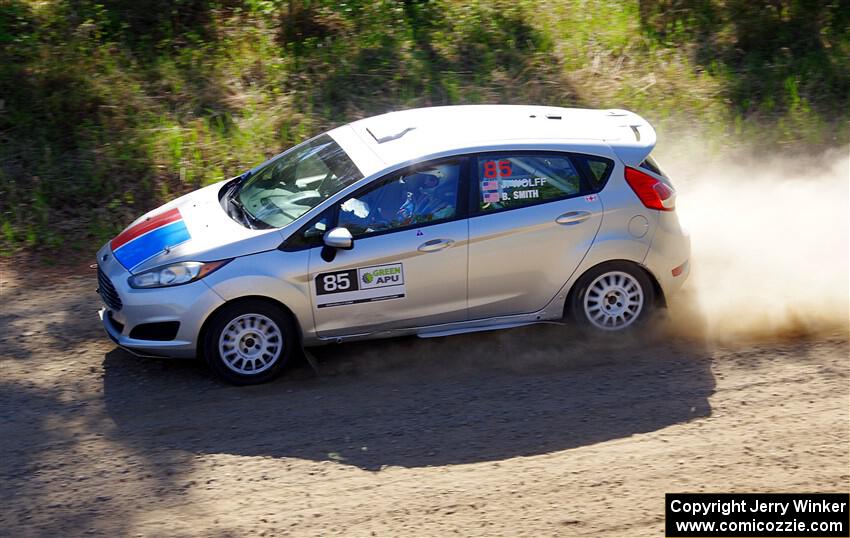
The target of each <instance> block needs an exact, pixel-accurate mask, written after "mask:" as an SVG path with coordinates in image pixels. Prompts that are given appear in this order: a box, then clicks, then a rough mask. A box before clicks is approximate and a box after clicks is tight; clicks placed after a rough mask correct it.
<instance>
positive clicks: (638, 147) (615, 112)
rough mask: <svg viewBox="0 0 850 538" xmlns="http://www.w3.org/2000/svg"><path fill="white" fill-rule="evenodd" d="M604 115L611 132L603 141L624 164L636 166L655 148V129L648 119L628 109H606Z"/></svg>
mask: <svg viewBox="0 0 850 538" xmlns="http://www.w3.org/2000/svg"><path fill="white" fill-rule="evenodd" d="M605 117H606V119H607V120H608V121H609V122H610V123H609V125H610V133H611V134H610V135H609V136H606V137H605V141H606V142H607V143H608V144H609V145H610V146H611V149H613V150H614V153H616V154H617V157H619V158H620V160H621V161H623V163H624V164H625V165H627V166H638V165H639V164H640V163H642V162H643V161H644V159H646V157H647V156H648V155H649V154H650V153H651V152H652V150H653V148H655V143H656V142H657V140H658V139H657V137H656V134H655V129H653V128H652V125H650V124H649V122H648V121H646V120H645V119H643V118H641V117H640V116H638V115H637V114H635V113H634V112H629V111H628V110H619V109H612V110H607V111H606V112H605ZM606 131H607V129H606Z"/></svg>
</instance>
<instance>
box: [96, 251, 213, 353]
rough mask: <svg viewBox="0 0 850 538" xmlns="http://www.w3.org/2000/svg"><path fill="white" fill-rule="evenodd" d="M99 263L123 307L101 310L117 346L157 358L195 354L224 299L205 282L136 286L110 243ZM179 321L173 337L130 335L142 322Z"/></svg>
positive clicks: (101, 315)
mask: <svg viewBox="0 0 850 538" xmlns="http://www.w3.org/2000/svg"><path fill="white" fill-rule="evenodd" d="M97 261H98V265H99V266H100V268H101V270H102V271H103V272H104V274H105V275H106V277H107V278H108V279H109V280H110V282H111V283H112V285H113V286H114V288H115V292H116V293H117V294H118V296H119V297H120V300H121V303H122V305H121V308H120V309H115V308H109V307H108V306H106V307H105V308H103V309H101V310H100V312H99V315H100V318H101V322H102V323H103V328H104V330H105V331H106V334H107V335H108V336H109V338H110V339H111V340H112V341H113V342H115V343H116V344H117V345H118V346H120V347H122V348H126V349H127V350H129V351H131V352H133V353H135V354H137V355H150V356H157V357H194V356H195V355H196V354H197V349H198V336H199V334H200V332H201V328H202V327H203V324H204V321H206V319H207V318H208V317H209V315H210V314H211V313H212V312H213V311H214V310H215V309H216V308H218V307H219V306H221V305H222V304H224V300H223V299H222V298H221V297H220V296H219V295H218V294H217V293H215V291H213V290H212V289H211V288H210V287H209V286H208V285H207V284H206V283H205V282H203V281H202V280H201V281H196V282H192V283H190V284H183V285H181V286H174V287H170V288H154V289H146V290H141V289H134V288H131V287H130V285H129V284H128V283H127V279H128V278H129V277H130V272H129V271H127V270H126V269H124V267H123V266H122V265H121V264H120V263H118V262H117V261H116V260H115V258H114V257H113V256H112V253H111V251H110V249H109V245H108V244H107V245H105V246H104V247H103V248H102V249H101V250H100V252H98V254H97ZM163 322H178V323H179V324H180V326H179V328H178V330H177V333H176V335H174V338H173V339H170V340H146V339H141V338H131V336H130V334H131V333H132V332H133V329H134V328H136V327H137V326H139V325H142V324H149V323H163Z"/></svg>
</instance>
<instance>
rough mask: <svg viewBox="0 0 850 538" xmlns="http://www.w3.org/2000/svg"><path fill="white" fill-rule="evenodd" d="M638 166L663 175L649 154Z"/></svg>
mask: <svg viewBox="0 0 850 538" xmlns="http://www.w3.org/2000/svg"><path fill="white" fill-rule="evenodd" d="M639 166H640V167H641V168H643V169H644V170H649V171H650V172H652V173H654V174H658V175H659V176H665V174H664V172H662V171H661V168H660V167H659V166H658V163H657V162H655V159H653V158H652V157H650V156H647V157H646V159H644V160H643V162H642V163H640V165H639ZM665 177H666V176H665Z"/></svg>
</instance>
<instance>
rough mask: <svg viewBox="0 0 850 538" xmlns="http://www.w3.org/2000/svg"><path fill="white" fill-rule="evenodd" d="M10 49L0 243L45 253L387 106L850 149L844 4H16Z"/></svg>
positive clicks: (56, 256)
mask: <svg viewBox="0 0 850 538" xmlns="http://www.w3.org/2000/svg"><path fill="white" fill-rule="evenodd" d="M0 47H2V48H0V254H2V255H3V256H11V255H14V254H15V253H25V252H37V253H39V255H40V257H42V258H44V259H47V260H48V261H49V260H55V261H58V260H60V259H62V258H63V257H66V256H67V255H71V256H72V257H73V256H74V253H78V256H86V255H90V253H91V252H92V251H93V250H94V249H95V248H96V247H97V245H99V244H101V242H102V241H104V240H105V239H107V238H108V237H110V236H111V235H112V234H114V233H115V232H116V231H118V230H119V229H120V228H121V227H122V226H123V225H125V224H126V223H127V222H129V220H131V219H132V218H134V217H135V216H137V215H138V214H140V213H142V212H143V211H145V210H147V209H150V208H151V207H154V206H156V205H157V204H159V203H161V202H162V201H165V200H167V199H169V198H172V197H174V196H176V195H178V194H180V193H183V192H186V191H189V190H192V189H194V188H197V187H199V186H201V185H204V184H207V183H211V182H214V181H217V180H220V179H222V178H225V177H229V176H232V175H234V174H236V173H238V172H240V171H242V170H244V169H245V168H247V167H250V166H252V165H254V164H256V163H258V162H260V161H262V160H264V159H265V158H266V157H268V156H270V155H272V154H274V153H276V152H278V151H280V150H281V149H283V148H286V147H288V146H290V145H292V144H294V143H296V142H299V141H301V140H303V139H304V138H306V137H308V136H310V135H312V134H315V133H317V132H319V131H321V130H324V129H326V128H329V127H332V126H335V125H339V124H341V123H344V122H347V121H350V120H352V119H355V118H358V117H362V116H365V115H371V114H375V113H380V112H384V111H388V110H392V109H399V108H406V107H414V106H426V105H440V104H459V103H536V104H551V105H560V106H586V107H606V108H608V107H623V108H629V109H632V110H635V111H637V112H639V113H641V114H643V115H644V116H646V117H647V118H649V119H650V120H652V121H653V122H654V123H655V124H656V125H657V127H658V128H659V130H660V131H661V133H662V135H666V136H668V137H673V136H675V135H676V133H677V132H679V129H680V128H679V127H678V126H681V125H684V126H686V128H688V129H691V130H694V129H698V130H699V131H700V133H701V134H702V136H704V137H705V138H706V139H708V140H712V141H715V144H716V147H717V148H721V147H723V146H726V145H734V144H736V143H738V141H741V140H747V141H748V143H750V144H754V145H756V146H757V147H758V148H759V149H761V150H763V151H766V152H770V151H774V152H787V151H794V150H796V149H805V150H811V149H812V148H823V147H828V146H835V145H838V144H844V143H846V142H847V141H848V129H847V121H848V119H850V2H848V1H846V0H840V1H832V2H826V1H813V0H805V1H804V0H770V1H768V0H758V1H752V0H694V1H687V0H662V1H642V2H640V3H638V2H618V1H579V0H574V1H562V2H556V1H543V0H540V1H534V0H519V1H498V0H491V1H486V0H481V1H472V2H460V1H454V0H444V1H436V2H417V1H409V2H390V1H378V2H372V1H363V0H354V1H351V2H345V3H342V2H332V1H327V0H324V1H308V0H302V1H290V2H285V1H279V0H249V1H247V2H244V3H240V2H237V1H235V0H178V1H174V2H170V1H165V0H151V1H146V2H137V1H135V0H112V1H100V2H97V1H93V0H45V1H38V2H35V1H22V0H7V1H6V2H3V3H2V4H0Z"/></svg>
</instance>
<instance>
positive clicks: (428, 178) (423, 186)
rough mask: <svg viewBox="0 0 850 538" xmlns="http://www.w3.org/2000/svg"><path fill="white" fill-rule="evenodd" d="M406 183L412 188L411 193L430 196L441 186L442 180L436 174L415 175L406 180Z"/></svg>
mask: <svg viewBox="0 0 850 538" xmlns="http://www.w3.org/2000/svg"><path fill="white" fill-rule="evenodd" d="M404 182H405V183H407V184H408V185H409V186H410V191H411V192H414V193H416V192H424V193H426V194H430V193H432V192H433V191H434V189H435V188H436V187H437V185H439V184H440V178H438V177H437V176H435V175H434V174H413V175H410V176H407V177H406V178H404Z"/></svg>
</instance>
